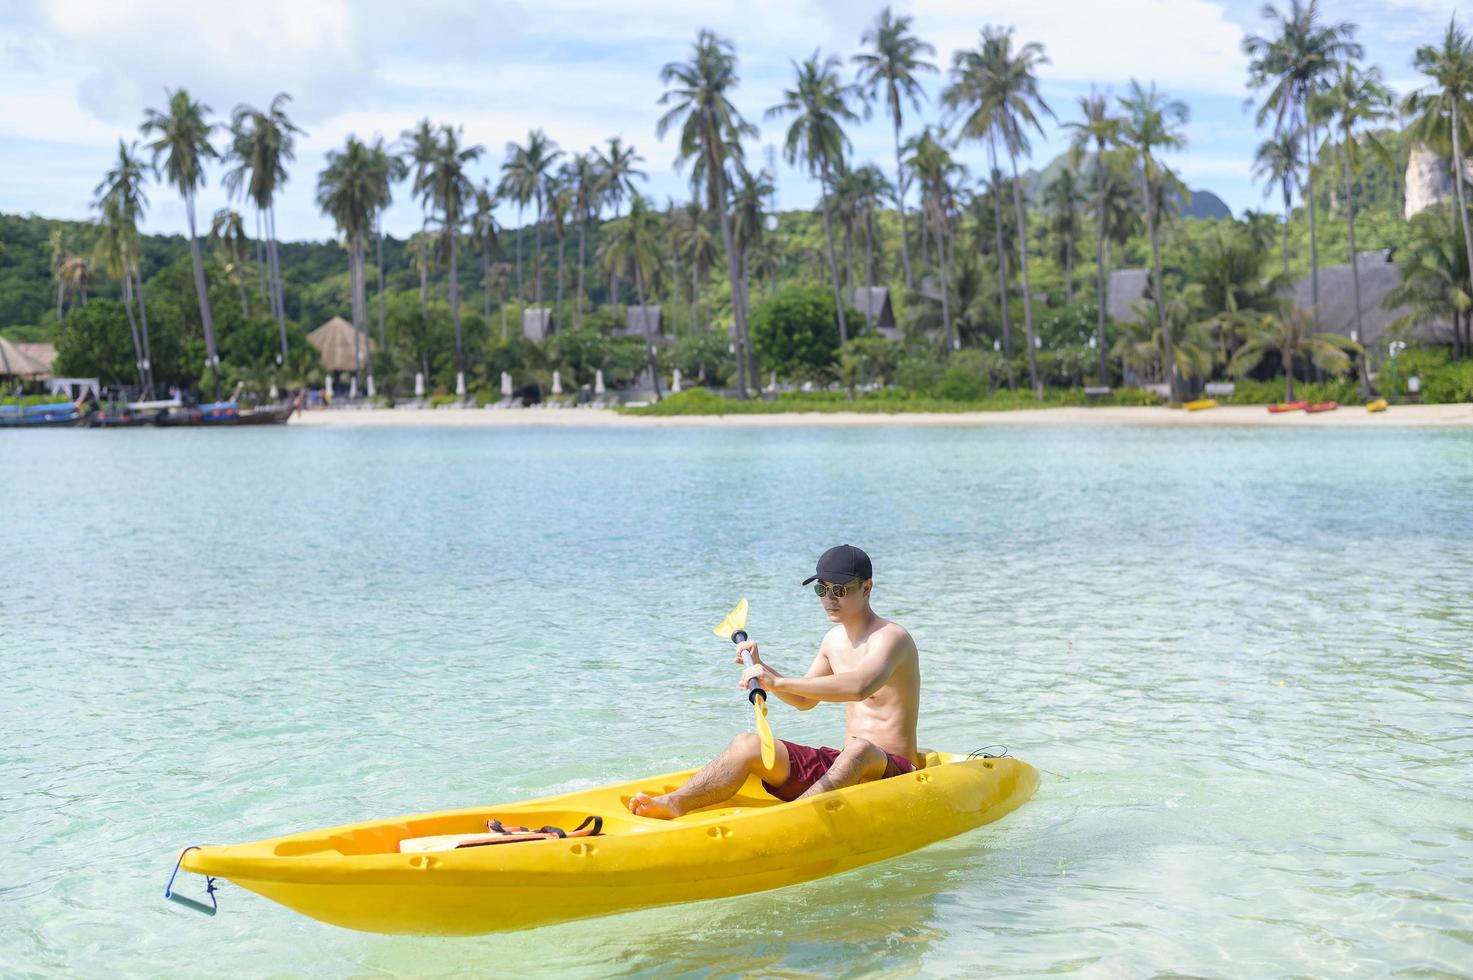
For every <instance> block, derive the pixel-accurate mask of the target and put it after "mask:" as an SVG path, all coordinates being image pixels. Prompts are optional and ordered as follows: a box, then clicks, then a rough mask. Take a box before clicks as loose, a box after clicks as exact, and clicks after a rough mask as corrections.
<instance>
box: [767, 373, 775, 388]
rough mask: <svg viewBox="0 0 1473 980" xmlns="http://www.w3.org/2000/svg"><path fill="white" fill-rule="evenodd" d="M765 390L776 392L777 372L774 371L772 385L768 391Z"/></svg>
mask: <svg viewBox="0 0 1473 980" xmlns="http://www.w3.org/2000/svg"><path fill="white" fill-rule="evenodd" d="M767 390H768V391H777V372H776V371H774V372H772V384H771V385H770V386H768V389H767Z"/></svg>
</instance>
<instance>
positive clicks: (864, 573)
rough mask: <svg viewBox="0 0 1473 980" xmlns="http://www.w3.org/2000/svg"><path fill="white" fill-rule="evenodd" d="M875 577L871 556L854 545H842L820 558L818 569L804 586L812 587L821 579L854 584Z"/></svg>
mask: <svg viewBox="0 0 1473 980" xmlns="http://www.w3.org/2000/svg"><path fill="white" fill-rule="evenodd" d="M874 577H875V570H874V566H872V565H871V564H870V563H869V555H867V554H865V553H864V552H863V551H860V550H859V549H858V548H856V547H854V545H852V544H841V545H839V546H838V547H836V548H830V549H829V550H828V551H825V552H824V553H823V554H822V555H820V556H819V559H818V568H816V569H814V572H813V574H812V575H810V576H808V577H807V578H805V579H804V580H803V584H804V585H812V584H813V583H814V582H816V581H818V580H819V579H823V580H824V581H825V582H835V583H843V582H852V581H854V580H855V579H859V580H860V581H861V582H865V581H868V580H869V579H872V578H874Z"/></svg>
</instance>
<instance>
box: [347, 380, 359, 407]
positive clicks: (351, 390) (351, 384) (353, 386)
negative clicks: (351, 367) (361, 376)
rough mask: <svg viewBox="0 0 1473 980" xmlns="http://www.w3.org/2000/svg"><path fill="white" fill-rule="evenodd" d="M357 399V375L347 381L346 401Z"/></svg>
mask: <svg viewBox="0 0 1473 980" xmlns="http://www.w3.org/2000/svg"><path fill="white" fill-rule="evenodd" d="M357 397H358V375H356V374H355V375H353V376H352V377H351V378H349V379H348V401H352V400H353V399H355V398H357Z"/></svg>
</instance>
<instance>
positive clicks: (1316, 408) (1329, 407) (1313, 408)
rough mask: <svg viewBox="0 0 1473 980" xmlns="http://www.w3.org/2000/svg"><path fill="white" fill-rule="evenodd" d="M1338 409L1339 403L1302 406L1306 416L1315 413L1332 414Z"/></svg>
mask: <svg viewBox="0 0 1473 980" xmlns="http://www.w3.org/2000/svg"><path fill="white" fill-rule="evenodd" d="M1339 407H1340V403H1339V402H1333V401H1332V402H1315V403H1314V404H1313V405H1306V406H1304V411H1305V413H1306V414H1308V415H1313V414H1314V413H1316V412H1333V411H1335V409H1337V408H1339Z"/></svg>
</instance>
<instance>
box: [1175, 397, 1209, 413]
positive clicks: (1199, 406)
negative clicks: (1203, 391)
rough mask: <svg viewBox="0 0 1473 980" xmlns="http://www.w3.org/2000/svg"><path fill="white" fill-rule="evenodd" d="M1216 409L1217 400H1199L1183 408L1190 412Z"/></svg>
mask: <svg viewBox="0 0 1473 980" xmlns="http://www.w3.org/2000/svg"><path fill="white" fill-rule="evenodd" d="M1216 407H1217V399H1216V398H1198V399H1197V400H1196V401H1191V402H1187V403H1186V404H1185V405H1183V406H1182V408H1185V409H1186V410H1187V411H1189V412H1200V411H1202V410H1203V409H1207V408H1216Z"/></svg>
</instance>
